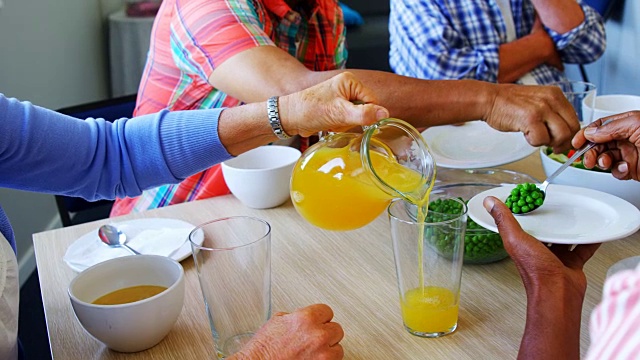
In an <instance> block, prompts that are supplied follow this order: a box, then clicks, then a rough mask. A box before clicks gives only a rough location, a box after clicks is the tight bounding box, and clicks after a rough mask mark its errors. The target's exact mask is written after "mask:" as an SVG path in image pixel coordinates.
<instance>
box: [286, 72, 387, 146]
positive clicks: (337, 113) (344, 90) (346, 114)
mask: <svg viewBox="0 0 640 360" xmlns="http://www.w3.org/2000/svg"><path fill="white" fill-rule="evenodd" d="M354 102H357V103H358V104H359V105H356V104H354ZM377 102H378V99H377V98H376V97H375V95H374V94H373V92H372V91H371V90H369V89H368V88H366V87H365V86H364V85H362V83H361V82H360V81H359V80H358V79H356V77H355V76H354V75H353V74H352V73H350V72H343V73H340V74H338V75H336V76H334V77H332V78H331V79H329V80H326V81H324V82H322V83H320V84H317V85H315V86H312V87H310V88H308V89H306V90H303V91H300V92H297V93H294V94H291V95H287V96H284V97H281V98H280V103H279V108H280V109H279V110H280V118H281V122H282V126H283V128H284V129H285V131H286V132H287V133H288V134H299V135H302V136H305V137H306V136H310V135H313V134H316V133H318V132H319V131H323V130H327V129H328V130H329V131H335V132H342V131H346V130H349V129H351V128H353V127H355V126H362V125H371V124H373V123H375V122H376V121H378V120H380V119H384V118H387V117H389V111H388V110H387V109H385V108H384V107H382V106H379V105H375V103H377ZM292 116H295V117H296V119H292V118H291V117H292ZM299 119H305V121H304V122H303V121H300V120H299ZM294 120H295V121H294Z"/></svg>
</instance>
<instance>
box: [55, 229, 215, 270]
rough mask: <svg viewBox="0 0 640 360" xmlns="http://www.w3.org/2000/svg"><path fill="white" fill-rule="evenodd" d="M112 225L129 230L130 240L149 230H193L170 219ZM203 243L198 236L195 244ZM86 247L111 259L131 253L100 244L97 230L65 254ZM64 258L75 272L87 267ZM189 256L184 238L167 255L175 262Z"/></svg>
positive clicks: (82, 237)
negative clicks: (109, 255) (109, 253)
mask: <svg viewBox="0 0 640 360" xmlns="http://www.w3.org/2000/svg"><path fill="white" fill-rule="evenodd" d="M112 224H113V225H116V226H117V227H119V228H122V229H129V231H127V236H130V237H131V238H133V237H135V235H136V234H138V233H140V232H142V231H144V230H150V229H162V228H171V229H182V228H185V229H193V228H195V225H193V224H190V223H188V222H186V221H182V220H178V219H170V218H146V219H136V220H129V221H121V222H113V223H112ZM203 241H204V236H198V237H197V238H196V242H197V243H198V244H202V242H203ZM86 247H95V248H96V251H103V250H104V251H109V252H113V256H112V257H111V258H116V257H120V256H129V255H131V253H129V252H128V251H126V250H124V249H119V248H109V247H108V246H107V245H104V244H102V243H101V242H100V239H99V238H98V229H97V228H96V229H94V230H92V231H90V232H88V233H86V234H84V235H82V236H81V237H79V238H78V239H77V240H76V241H74V242H73V243H72V244H71V245H69V247H68V248H67V254H69V253H72V252H73V251H77V250H79V249H81V248H86ZM103 247H104V248H103ZM142 253H144V251H142ZM66 256H67V255H66V254H65V259H64V260H65V263H66V264H67V265H68V266H69V267H70V268H71V269H73V270H75V271H77V272H81V271H83V270H85V269H86V268H88V267H89V266H84V265H79V264H76V263H72V262H69V261H67V259H66ZM189 256H191V244H190V242H189V240H188V239H186V238H185V240H184V242H183V243H182V244H181V245H180V246H179V247H177V248H176V249H175V250H174V251H173V252H171V254H170V255H169V257H170V258H172V259H174V260H176V261H182V260H184V259H186V258H187V257H189ZM104 260H107V259H106V258H105V259H103V260H101V261H98V262H96V264H97V263H99V262H102V261H104ZM92 265H95V264H92Z"/></svg>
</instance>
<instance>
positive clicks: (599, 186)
mask: <svg viewBox="0 0 640 360" xmlns="http://www.w3.org/2000/svg"><path fill="white" fill-rule="evenodd" d="M540 159H541V160H542V168H543V169H544V173H545V174H546V175H547V176H549V175H551V174H553V172H554V171H556V170H557V169H558V168H559V167H560V166H561V165H562V164H561V163H559V162H557V161H555V160H553V159H552V158H550V157H549V156H547V153H546V147H544V146H542V147H540ZM553 183H554V184H561V185H571V186H578V187H584V188H589V189H593V190H599V191H602V192H606V193H609V194H611V195H615V196H617V197H619V198H621V199H624V200H627V201H628V202H630V203H632V204H633V205H635V206H636V207H637V208H638V209H640V182H638V181H635V180H618V179H616V178H614V177H613V175H611V174H610V173H605V172H599V171H593V170H585V169H578V168H575V167H573V166H569V167H568V168H566V169H565V170H564V171H563V172H562V173H560V175H558V177H557V178H556V179H555V180H554V181H553Z"/></svg>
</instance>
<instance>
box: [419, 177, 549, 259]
mask: <svg viewBox="0 0 640 360" xmlns="http://www.w3.org/2000/svg"><path fill="white" fill-rule="evenodd" d="M436 174H437V176H436V183H435V185H434V188H433V191H432V192H431V193H432V194H443V195H444V197H445V198H458V199H460V200H462V201H464V202H467V201H469V199H471V198H472V197H473V196H475V195H476V194H478V193H481V192H483V191H485V190H489V189H492V188H495V187H498V186H502V185H511V184H523V183H535V184H537V183H540V181H539V180H538V179H536V178H533V177H532V176H530V175H527V174H523V173H519V172H516V171H510V170H502V169H469V170H463V169H437V171H436ZM454 204H458V203H457V202H455V201H451V200H447V199H444V200H443V199H442V197H441V196H439V198H438V200H434V201H431V202H430V203H429V210H432V211H434V212H444V213H447V212H448V211H457V210H456V209H454V207H455V205H454ZM458 206H459V205H458ZM464 241H465V248H464V263H465V264H487V263H492V262H496V261H499V260H502V259H504V258H506V257H508V254H507V252H506V251H505V249H504V246H503V245H502V238H501V237H500V234H498V233H495V232H493V231H491V230H487V229H485V228H483V227H482V226H480V225H478V224H476V223H475V222H474V221H473V220H471V219H470V218H468V219H467V230H466V232H465V238H464ZM435 246H437V247H438V249H439V251H440V252H441V254H442V255H444V256H446V255H447V252H450V251H451V249H450V246H448V244H446V241H440V242H439V243H437V244H435Z"/></svg>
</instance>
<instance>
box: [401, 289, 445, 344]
mask: <svg viewBox="0 0 640 360" xmlns="http://www.w3.org/2000/svg"><path fill="white" fill-rule="evenodd" d="M456 298H457V296H456V295H455V294H454V293H453V292H451V291H450V290H449V289H445V288H441V287H437V286H424V287H418V288H415V289H411V290H409V291H407V292H406V293H405V294H404V300H403V301H402V302H401V304H400V305H401V309H402V319H403V320H404V324H405V325H406V326H407V327H408V328H409V329H411V330H412V331H416V332H421V333H443V332H449V331H451V329H452V328H453V327H454V326H455V324H456V322H457V321H458V302H457V300H456Z"/></svg>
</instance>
